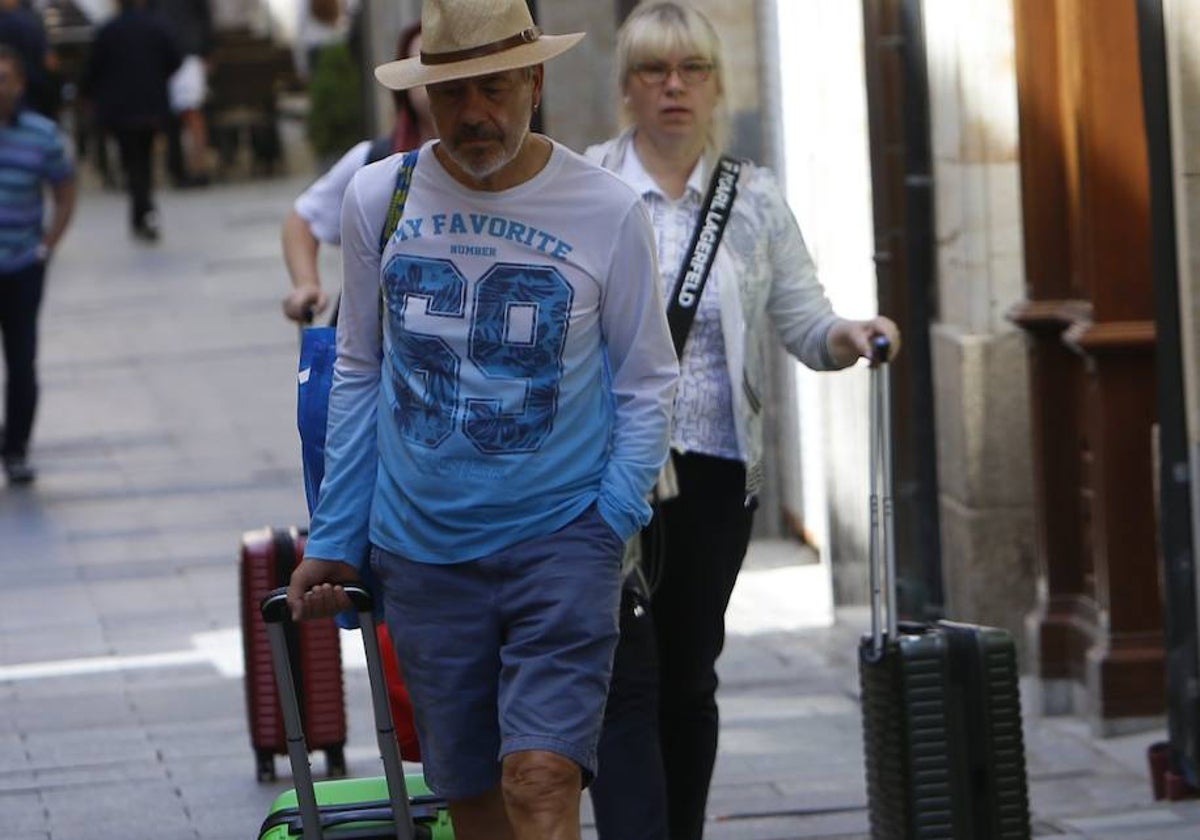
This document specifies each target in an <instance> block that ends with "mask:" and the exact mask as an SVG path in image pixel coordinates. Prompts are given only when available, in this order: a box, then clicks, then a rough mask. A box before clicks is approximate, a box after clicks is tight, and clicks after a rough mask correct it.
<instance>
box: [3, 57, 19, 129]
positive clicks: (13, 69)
mask: <svg viewBox="0 0 1200 840" xmlns="http://www.w3.org/2000/svg"><path fill="white" fill-rule="evenodd" d="M24 93H25V77H24V76H23V75H22V74H21V71H20V69H19V68H18V67H17V65H16V62H14V61H12V60H11V59H0V119H4V120H8V119H11V118H12V115H13V114H14V113H16V110H17V105H18V104H19V103H20V101H21V96H22V94H24Z"/></svg>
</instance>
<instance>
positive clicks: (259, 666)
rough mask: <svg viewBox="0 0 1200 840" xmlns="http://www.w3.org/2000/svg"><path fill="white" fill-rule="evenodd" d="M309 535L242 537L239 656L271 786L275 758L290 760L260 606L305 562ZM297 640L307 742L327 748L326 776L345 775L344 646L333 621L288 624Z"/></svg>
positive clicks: (288, 532)
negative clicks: (240, 649) (287, 756)
mask: <svg viewBox="0 0 1200 840" xmlns="http://www.w3.org/2000/svg"><path fill="white" fill-rule="evenodd" d="M305 539H306V535H305V533H304V532H303V531H301V530H300V529H298V528H289V529H285V528H262V529H259V530H257V531H247V532H246V533H245V534H243V535H242V556H241V575H240V576H241V612H242V650H243V654H244V656H245V662H246V677H245V682H246V714H247V716H248V718H249V728H250V743H251V745H252V746H253V748H254V755H255V759H256V762H257V776H258V780H259V781H260V782H261V781H274V779H275V756H277V755H287V736H286V734H285V733H284V726H283V711H282V709H281V707H280V701H279V690H278V688H277V687H276V685H275V672H274V670H273V669H272V666H271V645H270V642H269V641H268V639H267V627H266V624H265V623H264V622H263V617H262V612H261V611H260V610H259V604H260V603H261V602H262V600H263V598H265V597H266V596H267V595H268V594H269V593H270V592H271V591H272V590H274V589H277V588H279V587H281V586H287V582H288V579H289V578H290V577H291V574H292V569H294V568H295V566H296V563H298V562H299V561H300V559H301V558H303V557H304V544H305ZM288 627H289V628H290V629H289V632H290V633H294V634H295V635H296V639H295V641H296V642H298V644H294V645H292V650H294V651H297V654H296V657H295V660H294V661H293V662H292V674H293V679H294V680H295V682H296V687H297V689H298V690H297V692H296V694H297V695H298V696H299V697H300V708H301V712H300V713H301V719H302V720H303V723H304V736H305V739H306V740H307V742H308V748H309V749H310V750H324V752H325V767H326V771H327V773H328V775H329V776H331V777H341V776H345V775H346V757H345V745H346V695H345V690H344V687H343V683H342V648H341V640H340V639H339V637H338V627H337V624H336V623H335V622H334V620H333V619H331V618H330V619H323V620H319V621H304V622H301V623H299V624H298V625H296V624H291V623H290V622H289V623H288Z"/></svg>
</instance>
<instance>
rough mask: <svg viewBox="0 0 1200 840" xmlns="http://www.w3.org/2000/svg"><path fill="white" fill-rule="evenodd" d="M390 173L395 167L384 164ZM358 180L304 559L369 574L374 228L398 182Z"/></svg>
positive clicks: (347, 226)
mask: <svg viewBox="0 0 1200 840" xmlns="http://www.w3.org/2000/svg"><path fill="white" fill-rule="evenodd" d="M384 165H385V166H390V165H389V164H384ZM394 168H395V167H394V166H392V167H391V169H390V171H392V172H393V175H392V176H391V179H390V180H385V179H381V178H379V177H375V178H355V179H352V180H351V183H350V187H349V188H348V189H347V191H346V201H345V206H344V208H343V219H342V235H343V247H342V276H343V281H342V301H341V308H340V311H339V312H338V326H337V362H336V363H335V365H334V369H333V387H332V388H331V390H330V393H329V422H328V426H327V433H326V440H325V479H324V481H323V482H322V483H321V493H320V498H319V499H318V501H317V508H316V510H315V511H314V512H313V517H312V524H311V527H310V534H309V540H308V546H307V548H306V551H305V554H306V556H308V557H316V558H320V559H324V560H341V561H342V562H345V563H350V564H351V565H353V566H356V567H358V568H360V569H361V568H363V564H364V563H365V562H366V553H367V549H368V528H369V520H370V514H371V499H372V496H373V495H374V488H375V473H376V467H377V464H378V461H379V453H378V448H377V446H376V429H375V418H376V406H377V403H378V400H379V381H380V360H381V358H382V344H383V337H382V330H381V326H380V319H379V306H380V299H379V261H380V253H379V234H378V232H377V231H376V230H375V227H376V225H381V224H382V223H381V222H380V219H381V217H382V215H383V213H384V212H386V204H385V202H386V201H387V200H388V197H389V196H390V194H391V193H390V185H391V183H392V181H394V180H395V176H394Z"/></svg>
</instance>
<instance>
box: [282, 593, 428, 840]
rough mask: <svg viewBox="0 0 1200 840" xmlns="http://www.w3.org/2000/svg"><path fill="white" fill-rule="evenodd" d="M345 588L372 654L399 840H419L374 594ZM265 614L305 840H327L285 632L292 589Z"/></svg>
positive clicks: (380, 736)
mask: <svg viewBox="0 0 1200 840" xmlns="http://www.w3.org/2000/svg"><path fill="white" fill-rule="evenodd" d="M342 588H343V589H344V591H345V592H346V594H347V595H348V596H349V597H350V602H351V603H352V604H353V605H354V609H355V611H356V612H357V613H358V624H359V627H360V629H361V630H362V637H363V647H364V648H365V649H366V653H367V675H368V677H369V679H370V683H371V705H372V706H373V708H374V712H375V737H376V740H377V741H378V742H379V755H380V758H382V759H383V774H384V776H385V777H386V778H387V786H388V800H389V801H390V803H391V808H392V815H393V818H394V821H395V826H396V840H414V838H415V837H416V828H415V826H414V825H413V815H412V809H411V808H410V807H409V802H408V789H407V787H406V786H405V784H404V765H403V763H402V762H401V760H400V745H399V743H398V742H397V741H396V728H395V725H394V724H393V722H392V706H391V703H390V702H389V700H388V691H387V683H386V682H385V681H384V675H383V658H382V656H381V654H380V652H379V638H378V637H377V636H376V635H375V616H374V613H373V606H374V604H373V601H372V599H371V593H369V592H367V590H365V589H363V588H362V587H361V586H355V585H353V584H348V585H346V586H343V587H342ZM260 608H261V610H262V616H263V620H264V621H265V622H266V624H267V635H268V637H269V639H270V642H271V662H272V664H273V665H274V668H275V682H276V684H277V685H278V686H279V700H280V705H281V706H282V708H283V729H284V732H286V733H287V745H288V760H289V761H290V762H291V765H292V779H293V780H294V781H295V783H296V801H297V803H298V804H299V806H300V807H299V811H300V827H301V829H302V832H303V838H304V840H322V838H323V837H324V830H323V826H322V824H321V809H320V807H319V806H318V805H317V792H316V789H315V788H314V787H313V778H312V767H310V766H309V763H308V745H307V744H306V743H305V741H304V727H303V725H302V723H301V719H300V698H299V697H297V696H296V685H295V683H294V682H293V681H292V660H291V655H290V654H291V651H290V650H289V646H290V643H291V639H290V638H289V635H288V634H287V633H285V632H284V627H285V625H286V624H287V622H289V621H291V618H292V614H291V610H289V609H288V605H287V589H286V588H282V587H281V588H279V589H275V590H273V591H272V592H271V593H270V594H268V595H267V596H266V597H265V598H263V600H262V604H261V605H260Z"/></svg>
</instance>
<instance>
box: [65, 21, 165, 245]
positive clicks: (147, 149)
mask: <svg viewBox="0 0 1200 840" xmlns="http://www.w3.org/2000/svg"><path fill="white" fill-rule="evenodd" d="M147 5H148V0H120V11H119V12H118V14H117V16H116V17H114V18H113V19H112V20H110V21H108V23H106V24H104V25H103V26H102V27H100V30H99V31H98V32H97V33H96V37H95V40H94V41H93V42H92V49H91V55H90V56H89V59H88V63H87V67H86V69H85V70H84V74H83V78H82V80H81V91H82V93H83V95H84V96H85V97H87V98H88V99H89V100H90V101H91V103H92V105H93V107H94V108H95V111H96V121H97V123H98V124H99V125H100V126H101V127H102V128H103V129H107V130H109V131H111V132H112V133H113V135H114V136H115V137H116V138H117V146H118V148H119V149H120V152H121V167H122V169H123V170H124V173H125V186H126V189H127V191H128V192H129V205H130V206H129V221H130V227H131V230H132V232H133V235H134V236H135V237H137V238H138V239H141V240H143V241H146V242H154V241H156V240H157V239H158V238H159V235H160V234H159V219H158V212H157V210H155V207H154V197H153V188H154V181H153V168H154V167H153V154H154V138H155V137H156V136H157V135H158V133H159V132H160V131H162V130H163V129H164V128H165V127H166V124H167V120H168V119H169V118H170V113H171V109H170V103H169V99H168V95H167V82H168V80H169V79H170V78H171V75H172V74H173V73H174V72H175V71H176V70H178V69H179V67H180V65H181V64H182V63H183V56H182V55H181V54H180V52H179V48H178V47H177V46H176V44H175V39H174V38H173V37H172V36H171V33H170V32H169V31H168V30H167V26H166V24H165V23H164V22H163V21H162V19H161V18H159V17H158V16H157V15H156V14H153V13H152V12H151V11H150V9H149V8H148V7H147Z"/></svg>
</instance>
